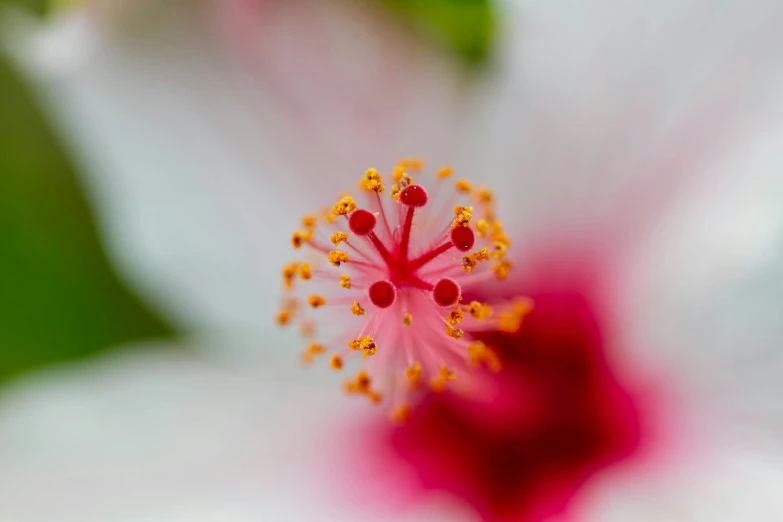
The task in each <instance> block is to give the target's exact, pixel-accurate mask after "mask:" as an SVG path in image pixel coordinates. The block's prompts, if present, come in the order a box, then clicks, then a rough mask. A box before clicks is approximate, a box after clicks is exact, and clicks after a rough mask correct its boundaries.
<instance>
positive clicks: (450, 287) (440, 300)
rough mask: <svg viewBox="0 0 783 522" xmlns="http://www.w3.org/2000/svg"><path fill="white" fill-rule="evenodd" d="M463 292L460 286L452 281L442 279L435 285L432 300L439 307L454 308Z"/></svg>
mask: <svg viewBox="0 0 783 522" xmlns="http://www.w3.org/2000/svg"><path fill="white" fill-rule="evenodd" d="M460 294H461V290H460V287H459V285H458V284H457V283H456V282H455V281H454V280H452V279H441V280H440V281H438V282H437V283H435V288H434V289H433V290H432V298H433V299H434V300H435V303H437V304H438V306H452V305H455V304H457V302H458V301H459V298H460Z"/></svg>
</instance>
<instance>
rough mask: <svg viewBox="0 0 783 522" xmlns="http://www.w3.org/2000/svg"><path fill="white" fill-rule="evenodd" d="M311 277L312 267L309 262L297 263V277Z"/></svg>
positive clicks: (304, 278)
mask: <svg viewBox="0 0 783 522" xmlns="http://www.w3.org/2000/svg"><path fill="white" fill-rule="evenodd" d="M312 277H313V267H311V266H310V263H302V264H301V265H299V279H302V280H305V281H307V280H308V279H312Z"/></svg>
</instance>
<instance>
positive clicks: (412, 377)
mask: <svg viewBox="0 0 783 522" xmlns="http://www.w3.org/2000/svg"><path fill="white" fill-rule="evenodd" d="M405 377H406V378H407V379H408V380H409V381H411V383H412V384H415V383H416V382H418V380H419V377H421V364H419V363H413V366H411V367H410V368H405Z"/></svg>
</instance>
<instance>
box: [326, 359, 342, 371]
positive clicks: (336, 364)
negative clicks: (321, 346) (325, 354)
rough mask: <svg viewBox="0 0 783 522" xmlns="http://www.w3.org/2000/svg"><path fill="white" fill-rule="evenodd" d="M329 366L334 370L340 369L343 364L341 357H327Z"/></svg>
mask: <svg viewBox="0 0 783 522" xmlns="http://www.w3.org/2000/svg"><path fill="white" fill-rule="evenodd" d="M329 366H331V367H332V369H334V370H342V369H343V366H344V365H343V358H342V357H340V356H339V355H332V358H331V359H329Z"/></svg>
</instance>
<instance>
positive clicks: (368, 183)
mask: <svg viewBox="0 0 783 522" xmlns="http://www.w3.org/2000/svg"><path fill="white" fill-rule="evenodd" d="M382 181H383V178H382V177H381V175H380V174H378V171H377V170H375V169H368V170H367V171H366V172H365V173H364V179H363V180H362V186H363V187H364V188H366V189H367V190H372V191H374V192H377V193H379V194H380V193H381V192H383V189H384V187H383V185H382V184H381V182H382Z"/></svg>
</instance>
